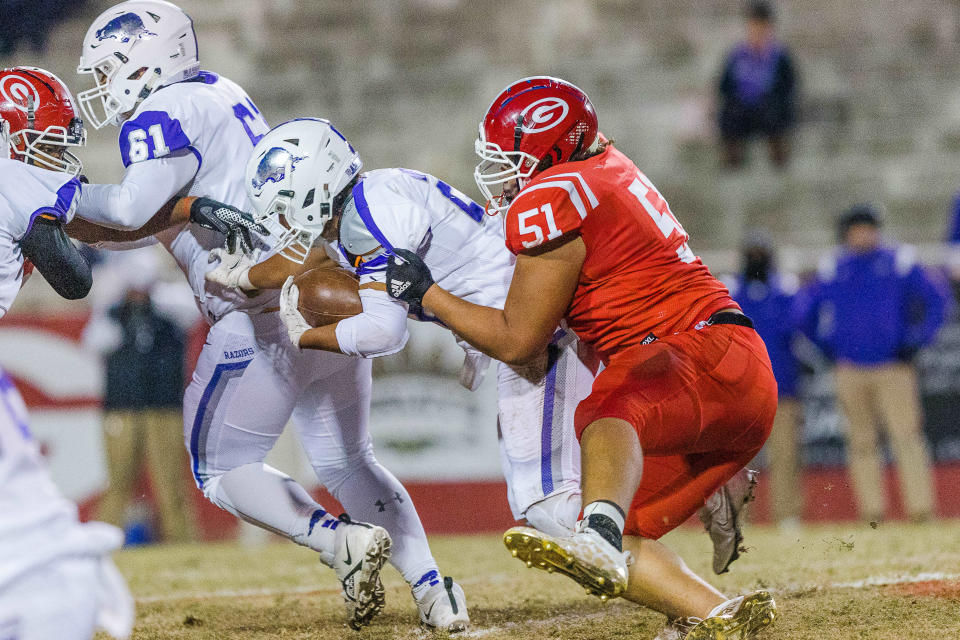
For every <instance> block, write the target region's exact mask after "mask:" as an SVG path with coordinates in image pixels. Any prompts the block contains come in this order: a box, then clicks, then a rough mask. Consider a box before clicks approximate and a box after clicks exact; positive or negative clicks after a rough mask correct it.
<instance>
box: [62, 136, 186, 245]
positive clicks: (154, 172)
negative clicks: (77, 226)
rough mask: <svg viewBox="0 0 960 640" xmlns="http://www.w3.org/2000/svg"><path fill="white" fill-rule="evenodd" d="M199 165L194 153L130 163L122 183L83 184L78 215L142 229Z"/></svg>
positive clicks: (116, 226) (96, 220)
mask: <svg viewBox="0 0 960 640" xmlns="http://www.w3.org/2000/svg"><path fill="white" fill-rule="evenodd" d="M198 168H199V164H198V162H197V159H196V158H195V157H194V155H193V154H192V153H187V154H186V155H179V156H172V157H168V158H163V159H159V160H149V161H147V162H143V163H138V164H133V165H130V167H128V168H127V173H126V174H125V175H124V177H123V182H121V183H120V184H87V185H84V186H83V189H82V190H81V192H80V200H79V202H78V204H77V215H78V216H80V217H82V218H85V219H86V220H89V221H90V222H94V223H96V224H99V225H102V226H106V227H111V228H114V229H119V230H127V231H131V230H134V229H139V228H140V227H142V226H143V225H145V224H147V222H149V221H150V220H152V219H153V218H155V217H156V214H157V213H158V211H161V210H162V204H163V203H169V202H170V200H171V199H173V198H174V197H175V196H176V195H177V194H178V193H180V192H181V191H182V190H183V188H184V187H185V186H187V185H188V184H189V183H190V181H191V180H192V179H193V177H194V176H195V175H196V172H197V169H198ZM168 226H169V225H168ZM151 235H152V234H151Z"/></svg>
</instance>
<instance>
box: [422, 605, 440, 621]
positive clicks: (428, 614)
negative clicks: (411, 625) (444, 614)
mask: <svg viewBox="0 0 960 640" xmlns="http://www.w3.org/2000/svg"><path fill="white" fill-rule="evenodd" d="M435 606H437V603H436V602H434V603H433V604H431V605H430V608H429V609H427V613H426V615H425V616H423V617H424V618H426V619H427V620H429V619H430V614H431V613H433V608H434V607H435Z"/></svg>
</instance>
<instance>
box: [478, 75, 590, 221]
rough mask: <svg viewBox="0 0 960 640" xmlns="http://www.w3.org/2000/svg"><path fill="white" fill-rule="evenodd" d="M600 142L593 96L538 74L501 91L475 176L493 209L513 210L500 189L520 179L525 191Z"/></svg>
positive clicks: (485, 124)
mask: <svg viewBox="0 0 960 640" xmlns="http://www.w3.org/2000/svg"><path fill="white" fill-rule="evenodd" d="M598 140H599V129H598V126H597V113H596V111H594V108H593V104H591V102H590V98H588V97H587V94H585V93H584V92H583V91H581V90H580V89H578V88H577V87H575V86H573V85H572V84H570V83H569V82H566V81H565V80H561V79H559V78H551V77H549V76H534V77H531V78H524V79H523V80H518V81H516V82H514V83H513V84H511V85H510V86H508V87H507V88H506V89H504V90H503V91H501V92H500V95H498V96H497V97H496V98H495V99H494V101H493V104H491V105H490V108H489V109H487V114H486V116H484V118H483V121H482V122H481V123H480V138H479V139H478V140H477V142H476V152H477V155H478V156H480V158H481V162H480V164H478V165H477V168H476V170H474V172H473V177H474V179H475V180H476V181H477V186H478V187H480V191H481V192H482V193H483V195H484V196H485V197H486V198H487V200H488V202H487V208H488V209H493V210H496V211H500V212H503V211H505V210H506V209H507V207H508V206H509V202H507V203H504V202H503V200H504V197H503V194H502V193H501V194H500V195H497V196H495V195H494V194H493V192H492V191H491V187H493V186H494V185H501V191H502V189H503V186H504V185H505V183H509V182H512V181H514V180H516V181H517V186H518V187H519V188H520V189H522V188H523V187H524V186H526V184H527V182H529V181H530V179H531V178H533V177H534V176H535V175H536V174H537V173H539V172H540V171H543V170H544V169H546V168H547V167H549V166H553V165H555V164H558V163H560V162H569V161H570V158H571V156H573V155H574V154H575V153H578V152H580V151H586V150H588V149H590V148H592V147H593V145H594V144H596V142H597V141H598Z"/></svg>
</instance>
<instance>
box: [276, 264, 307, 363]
mask: <svg viewBox="0 0 960 640" xmlns="http://www.w3.org/2000/svg"><path fill="white" fill-rule="evenodd" d="M299 303H300V289H298V288H297V285H295V284H293V276H288V277H287V281H286V282H284V283H283V288H282V289H280V317H281V318H283V324H285V325H287V335H288V336H289V337H290V342H292V343H293V346H295V347H297V348H298V349H299V348H300V337H301V336H302V335H303V334H304V333H305V332H306V331H307V330H309V329H312V328H313V327H311V326H310V325H309V324H307V321H306V320H304V319H303V316H302V315H300V311H299V310H298V309H297V305H298V304H299Z"/></svg>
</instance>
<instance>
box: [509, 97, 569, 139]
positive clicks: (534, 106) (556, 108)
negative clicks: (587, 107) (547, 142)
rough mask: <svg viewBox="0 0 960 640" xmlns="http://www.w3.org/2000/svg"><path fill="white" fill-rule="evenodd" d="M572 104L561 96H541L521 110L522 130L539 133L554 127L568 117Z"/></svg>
mask: <svg viewBox="0 0 960 640" xmlns="http://www.w3.org/2000/svg"><path fill="white" fill-rule="evenodd" d="M568 113H570V105H568V104H567V103H566V101H564V100H561V99H560V98H541V99H540V100H537V101H536V102H531V103H530V104H528V105H527V107H526V108H525V109H524V110H523V111H521V112H520V115H521V116H523V124H522V125H521V126H520V130H521V131H523V132H524V133H539V132H540V131H547V130H548V129H552V128H554V127H555V126H557V125H558V124H560V123H561V122H563V119H564V118H566V117H567V114H568Z"/></svg>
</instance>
